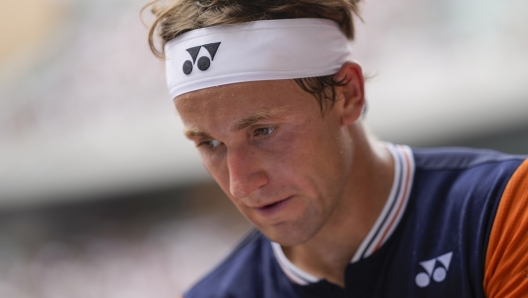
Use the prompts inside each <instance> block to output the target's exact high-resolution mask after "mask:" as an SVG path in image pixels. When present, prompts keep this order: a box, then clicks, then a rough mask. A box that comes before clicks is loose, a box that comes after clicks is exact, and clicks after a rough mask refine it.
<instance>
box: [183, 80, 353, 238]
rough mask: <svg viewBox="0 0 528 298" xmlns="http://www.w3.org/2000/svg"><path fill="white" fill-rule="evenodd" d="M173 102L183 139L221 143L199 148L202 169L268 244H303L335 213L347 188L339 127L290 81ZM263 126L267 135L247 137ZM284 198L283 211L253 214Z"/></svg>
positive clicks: (240, 87) (207, 92)
mask: <svg viewBox="0 0 528 298" xmlns="http://www.w3.org/2000/svg"><path fill="white" fill-rule="evenodd" d="M175 103H176V107H177V109H178V111H179V113H180V116H181V118H182V120H183V121H184V124H185V126H186V128H187V136H188V137H190V138H191V139H192V140H194V141H195V142H197V140H201V139H203V138H206V139H207V138H210V139H213V140H215V141H218V143H220V144H221V145H220V146H219V147H216V148H214V150H209V149H206V148H203V146H201V147H199V151H200V154H201V157H202V161H203V162H204V165H205V167H206V169H207V170H208V171H209V173H210V174H211V175H212V176H213V177H214V178H215V180H216V181H217V182H218V184H219V185H220V187H221V188H222V189H223V190H224V192H225V193H226V194H227V195H228V197H229V198H230V199H231V201H232V202H233V203H234V204H235V206H236V207H237V208H238V209H239V211H240V212H241V213H242V214H243V215H244V216H245V217H246V218H247V219H248V220H249V221H251V222H252V223H253V224H254V225H255V226H256V227H257V228H258V229H259V230H260V231H261V232H263V234H265V235H266V236H267V237H268V238H270V239H271V240H273V241H276V242H279V243H281V244H283V245H285V246H293V245H298V244H302V243H304V242H306V241H308V240H309V239H311V238H312V237H314V235H315V234H317V232H318V231H319V230H320V229H321V227H322V226H323V225H324V224H325V223H326V222H327V221H328V220H329V218H330V217H331V216H332V213H334V212H335V210H336V208H339V204H340V200H341V197H342V189H343V187H344V183H346V181H345V180H346V174H345V172H346V167H345V166H344V162H343V156H342V155H343V154H345V153H344V152H343V150H344V149H346V148H343V146H342V144H341V143H342V140H341V138H342V133H343V132H342V128H341V127H339V123H338V121H337V119H335V117H334V115H332V114H331V113H330V114H327V115H325V117H322V116H321V113H320V110H319V105H318V104H317V102H316V100H315V99H314V98H313V96H312V95H310V94H308V93H306V92H304V91H302V90H301V89H300V88H299V87H298V86H297V85H296V84H295V83H294V82H293V81H291V80H284V81H266V82H249V83H240V84H232V85H226V86H221V87H215V88H210V89H206V90H200V91H197V92H192V93H190V94H187V95H185V96H182V97H181V98H180V97H179V98H177V99H176V101H175ZM263 127H264V128H266V127H273V128H274V129H275V131H274V134H273V135H271V136H266V137H262V138H260V137H258V138H253V137H252V134H254V132H255V130H258V129H262V128H263ZM345 151H346V150H345ZM234 183H238V184H237V186H234ZM236 187H239V188H240V189H236ZM242 194H243V195H242ZM283 199H288V200H287V202H286V204H285V206H284V207H283V209H281V210H280V211H278V212H276V213H274V214H271V215H269V214H268V215H263V214H262V212H259V210H258V208H255V207H257V206H261V205H262V204H266V203H273V202H275V201H277V200H283Z"/></svg>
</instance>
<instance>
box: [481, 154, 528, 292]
mask: <svg viewBox="0 0 528 298" xmlns="http://www.w3.org/2000/svg"><path fill="white" fill-rule="evenodd" d="M484 292H485V293H486V296H487V297H488V298H498V297H500V298H508V297H525V295H528V294H527V293H528V160H525V161H524V162H523V163H522V164H521V165H520V167H519V168H518V169H517V170H516V171H515V173H514V174H513V176H512V177H511V179H510V181H509V182H508V184H507V185H506V189H505V190H504V193H503V195H502V198H501V201H500V203H499V207H498V209H497V214H496V216H495V220H494V223H493V227H492V229H491V234H490V239H489V243H488V250H487V253H486V263H485V273H484Z"/></svg>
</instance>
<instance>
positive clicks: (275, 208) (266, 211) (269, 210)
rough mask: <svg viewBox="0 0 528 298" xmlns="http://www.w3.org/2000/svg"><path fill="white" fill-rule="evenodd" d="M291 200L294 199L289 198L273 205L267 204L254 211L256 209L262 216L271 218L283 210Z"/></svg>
mask: <svg viewBox="0 0 528 298" xmlns="http://www.w3.org/2000/svg"><path fill="white" fill-rule="evenodd" d="M291 198H292V197H287V198H286V199H283V200H280V201H276V202H273V203H271V204H265V205H261V206H259V207H254V208H253V209H255V210H256V211H257V212H258V213H260V214H261V215H264V216H270V215H273V214H275V213H277V212H279V211H280V210H282V209H283V208H284V207H285V206H286V204H287V203H288V202H289V201H290V199H291Z"/></svg>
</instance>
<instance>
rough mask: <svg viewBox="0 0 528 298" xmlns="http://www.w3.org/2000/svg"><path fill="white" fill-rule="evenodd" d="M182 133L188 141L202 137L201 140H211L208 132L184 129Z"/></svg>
mask: <svg viewBox="0 0 528 298" xmlns="http://www.w3.org/2000/svg"><path fill="white" fill-rule="evenodd" d="M183 133H184V134H185V136H186V137H187V138H189V139H192V138H196V137H202V138H211V135H210V134H209V133H208V132H205V131H202V130H199V129H196V128H186V129H185V130H184V131H183Z"/></svg>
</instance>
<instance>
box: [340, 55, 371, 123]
mask: <svg viewBox="0 0 528 298" xmlns="http://www.w3.org/2000/svg"><path fill="white" fill-rule="evenodd" d="M334 80H335V81H336V82H342V83H343V86H336V87H335V90H336V100H337V101H336V103H335V106H334V108H336V110H337V112H338V113H339V114H340V118H341V125H350V124H352V123H354V122H356V121H357V120H358V119H359V118H360V117H361V113H362V112H363V108H364V106H365V85H364V83H365V82H364V79H363V72H362V70H361V66H359V64H357V63H354V62H345V63H344V64H343V65H342V66H341V68H340V69H339V71H338V72H337V73H336V74H335V75H334Z"/></svg>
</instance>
